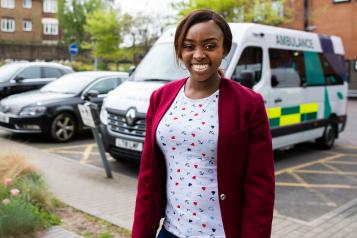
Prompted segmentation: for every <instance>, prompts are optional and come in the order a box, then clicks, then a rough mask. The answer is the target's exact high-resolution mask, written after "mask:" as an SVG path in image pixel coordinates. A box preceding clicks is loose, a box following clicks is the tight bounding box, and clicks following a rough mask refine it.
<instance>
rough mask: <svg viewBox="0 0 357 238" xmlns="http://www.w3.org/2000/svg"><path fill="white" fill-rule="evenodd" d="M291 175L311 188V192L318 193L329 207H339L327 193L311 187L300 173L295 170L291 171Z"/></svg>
mask: <svg viewBox="0 0 357 238" xmlns="http://www.w3.org/2000/svg"><path fill="white" fill-rule="evenodd" d="M289 174H290V175H291V176H293V177H294V178H295V179H296V180H297V181H299V182H300V183H301V184H302V185H304V187H305V188H306V189H307V190H309V191H310V192H312V193H314V194H316V195H317V196H318V197H319V198H320V199H321V200H323V201H324V202H325V204H326V205H327V206H329V207H337V204H336V203H334V202H333V201H332V200H330V199H329V198H328V197H326V196H325V194H323V193H321V192H319V191H317V190H316V189H314V188H312V187H309V184H308V183H307V182H306V181H305V180H304V179H303V178H302V177H301V176H299V175H298V174H296V173H294V172H289Z"/></svg>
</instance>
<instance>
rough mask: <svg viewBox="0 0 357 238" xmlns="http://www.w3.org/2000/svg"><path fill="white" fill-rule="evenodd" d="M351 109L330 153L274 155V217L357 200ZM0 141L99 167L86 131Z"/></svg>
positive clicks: (308, 217)
mask: <svg viewBox="0 0 357 238" xmlns="http://www.w3.org/2000/svg"><path fill="white" fill-rule="evenodd" d="M349 108H350V109H349V115H348V125H347V128H346V131H345V132H343V133H342V134H341V138H340V139H338V140H337V141H336V144H335V147H334V148H333V149H331V150H327V151H326V150H325V151H322V150H318V149H316V147H315V146H314V144H313V143H304V144H301V145H297V146H295V147H294V148H292V149H290V150H287V151H276V152H275V161H276V163H275V171H276V172H275V175H276V204H275V214H276V215H278V216H282V217H288V218H291V219H294V220H296V221H299V222H302V223H306V224H308V223H311V222H314V220H316V219H318V218H319V217H322V216H323V215H326V214H328V213H329V212H332V211H334V210H335V209H338V208H339V207H341V206H343V205H344V204H346V203H348V202H349V201H351V200H353V199H355V198H356V197H357V125H356V124H357V123H356V122H357V101H356V100H354V101H351V102H350V103H349ZM0 137H3V138H7V139H10V140H15V141H19V142H23V143H26V144H30V145H32V146H34V147H37V148H40V149H42V150H46V151H48V152H51V153H56V154H59V155H62V156H65V157H67V158H71V159H73V160H76V161H78V162H79V163H82V164H90V165H93V166H99V167H101V160H100V158H99V153H98V150H97V146H96V144H95V143H94V140H93V139H92V136H91V133H90V132H89V133H85V134H83V135H81V136H80V137H79V138H77V139H76V140H74V141H72V142H71V143H60V144H56V143H51V142H48V140H47V139H45V138H42V137H40V136H29V135H13V134H11V133H8V132H4V131H1V130H0ZM108 159H109V162H110V165H111V168H112V170H113V171H115V172H118V173H122V174H125V175H128V176H130V177H134V178H136V177H137V174H138V169H139V162H138V161H125V162H120V163H118V162H117V161H115V160H114V159H113V158H111V157H110V156H108ZM103 173H104V170H103Z"/></svg>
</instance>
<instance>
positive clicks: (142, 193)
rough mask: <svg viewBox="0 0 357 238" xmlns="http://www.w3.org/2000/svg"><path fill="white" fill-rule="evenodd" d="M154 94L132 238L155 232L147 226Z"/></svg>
mask: <svg viewBox="0 0 357 238" xmlns="http://www.w3.org/2000/svg"><path fill="white" fill-rule="evenodd" d="M153 95H154V93H152V94H151V97H150V104H149V108H148V111H147V113H146V133H145V142H144V149H143V152H142V156H141V161H140V171H139V177H138V192H137V195H136V205H135V213H134V224H133V229H132V237H133V238H154V237H155V236H156V230H152V231H151V228H150V226H149V224H150V222H149V219H150V218H149V217H148V216H149V214H148V211H149V197H150V190H151V174H150V172H151V161H152V158H151V155H152V148H153V146H152V143H153V142H152V141H151V131H152V130H151V129H152V128H151V127H152V118H153V115H154V111H155V110H154V96H153Z"/></svg>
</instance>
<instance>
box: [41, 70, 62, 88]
mask: <svg viewBox="0 0 357 238" xmlns="http://www.w3.org/2000/svg"><path fill="white" fill-rule="evenodd" d="M41 69H42V80H41V84H42V85H41V86H43V85H45V84H47V83H49V82H52V81H53V80H56V79H58V78H59V77H61V76H62V75H63V74H64V73H63V71H62V70H60V69H59V68H55V67H47V66H46V67H41Z"/></svg>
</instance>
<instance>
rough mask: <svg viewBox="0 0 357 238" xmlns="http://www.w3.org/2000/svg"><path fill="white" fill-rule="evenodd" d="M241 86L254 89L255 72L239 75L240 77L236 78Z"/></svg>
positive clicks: (245, 72) (244, 72)
mask: <svg viewBox="0 0 357 238" xmlns="http://www.w3.org/2000/svg"><path fill="white" fill-rule="evenodd" d="M234 80H236V81H238V82H239V83H240V84H241V85H243V86H245V87H247V88H253V86H254V84H255V80H254V72H253V71H242V72H240V73H239V75H238V77H236V78H234Z"/></svg>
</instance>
